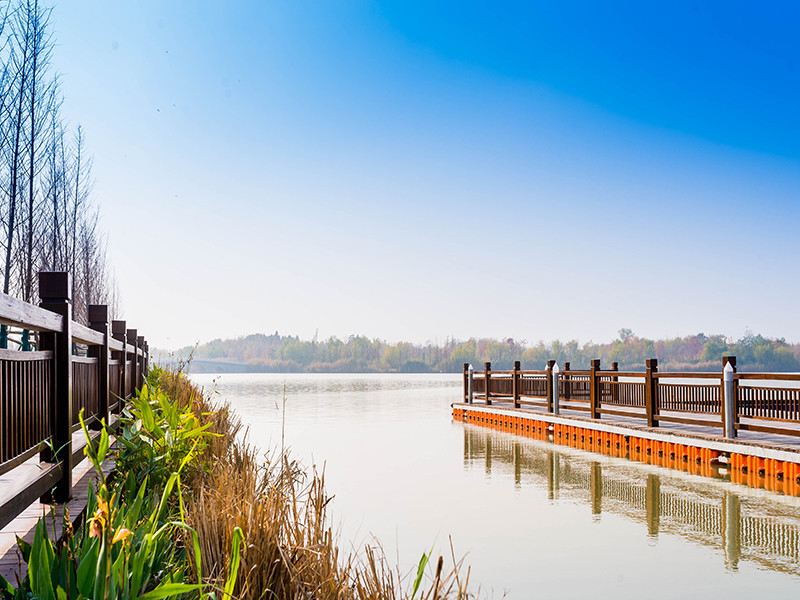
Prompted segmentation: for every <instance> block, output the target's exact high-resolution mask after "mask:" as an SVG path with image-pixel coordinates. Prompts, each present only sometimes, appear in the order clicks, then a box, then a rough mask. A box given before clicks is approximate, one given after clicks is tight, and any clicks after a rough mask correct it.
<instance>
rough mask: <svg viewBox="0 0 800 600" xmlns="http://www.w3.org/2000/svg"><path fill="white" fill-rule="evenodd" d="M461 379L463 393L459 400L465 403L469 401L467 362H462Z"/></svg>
mask: <svg viewBox="0 0 800 600" xmlns="http://www.w3.org/2000/svg"><path fill="white" fill-rule="evenodd" d="M463 380H464V395H463V397H462V398H461V401H462V402H464V404H467V403H468V402H469V363H464V376H463Z"/></svg>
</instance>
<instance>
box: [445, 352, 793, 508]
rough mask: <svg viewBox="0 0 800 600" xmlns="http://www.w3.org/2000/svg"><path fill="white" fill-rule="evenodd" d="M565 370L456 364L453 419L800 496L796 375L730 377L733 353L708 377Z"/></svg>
mask: <svg viewBox="0 0 800 600" xmlns="http://www.w3.org/2000/svg"><path fill="white" fill-rule="evenodd" d="M564 366H565V368H564V369H563V370H561V369H559V367H558V366H557V365H556V363H555V361H552V360H551V361H548V363H547V366H546V368H545V369H543V370H540V371H527V370H522V369H521V368H520V364H519V362H516V363H515V364H514V368H513V369H512V370H510V371H496V370H492V369H491V363H486V365H485V370H484V371H481V372H474V371H473V370H472V368H471V367H470V366H469V365H466V364H465V365H464V394H463V398H462V401H461V402H458V403H454V404H453V405H452V406H453V416H454V417H455V418H456V419H459V420H463V421H465V422H469V423H474V424H476V425H484V426H489V427H493V428H498V429H501V430H504V431H509V432H512V433H520V434H523V435H531V436H533V437H536V438H538V439H542V440H552V441H553V442H554V443H557V444H563V445H574V446H575V447H578V448H581V449H585V450H593V451H598V452H603V453H607V454H614V455H615V456H624V457H628V458H631V459H633V460H645V461H648V462H649V461H655V462H657V463H659V464H662V463H663V464H670V465H671V466H673V467H674V468H688V467H689V466H690V465H697V466H700V465H713V466H714V467H715V468H717V467H721V468H725V469H727V470H729V471H730V472H731V474H732V475H731V477H732V479H734V480H737V481H740V482H746V483H747V484H748V485H751V486H756V487H759V486H760V487H766V488H767V489H773V490H775V491H782V493H787V494H790V495H800V375H798V374H793V373H738V372H737V371H736V359H735V357H725V358H724V359H723V368H722V369H721V370H720V371H719V372H716V373H713V372H703V373H694V372H660V371H658V362H657V361H656V360H655V359H648V360H647V361H646V365H645V371H644V372H636V371H628V372H622V371H619V369H618V368H617V365H616V363H613V364H612V365H611V368H610V369H605V370H604V369H601V368H600V361H599V360H593V361H592V362H591V368H590V369H588V370H577V369H571V368H570V365H569V363H565V365H564Z"/></svg>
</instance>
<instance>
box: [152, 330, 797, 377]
mask: <svg viewBox="0 0 800 600" xmlns="http://www.w3.org/2000/svg"><path fill="white" fill-rule="evenodd" d="M154 352H155V354H156V356H157V357H158V361H159V362H160V363H161V364H170V363H174V364H182V363H186V362H189V369H190V371H191V372H193V373H225V372H228V373H231V372H240V373H243V372H251V373H252V372H262V373H460V372H461V370H462V368H463V364H464V363H471V364H473V365H476V366H478V365H482V364H483V363H484V362H485V361H491V362H492V365H493V367H494V368H496V369H510V368H511V367H512V365H513V363H514V361H515V360H521V361H522V364H523V365H524V366H525V367H528V368H531V367H532V366H535V365H544V364H545V362H546V361H547V360H549V359H555V360H556V361H558V363H559V364H563V363H564V361H570V363H571V366H572V368H576V369H581V368H588V367H589V362H590V361H591V360H592V359H593V358H599V359H601V361H602V364H604V365H610V364H611V363H612V362H618V363H619V367H620V369H622V370H641V369H643V367H644V361H645V359H647V358H653V357H656V358H658V360H659V367H660V368H661V369H663V370H674V371H716V370H719V368H720V357H721V356H723V355H733V356H736V357H737V364H738V366H739V368H740V369H741V370H745V371H776V372H787V371H788V372H796V371H800V344H790V343H788V342H786V341H785V340H783V339H772V338H767V337H764V336H762V335H758V334H747V335H745V336H743V337H742V338H739V339H737V340H733V339H729V338H726V337H725V336H722V335H705V334H703V333H698V334H695V335H689V336H684V337H675V338H669V339H664V340H651V339H647V338H642V337H639V336H637V335H635V334H634V333H633V332H632V331H631V330H629V329H621V330H620V331H619V337H618V338H617V339H615V340H613V341H611V342H607V343H600V344H596V343H593V342H587V343H585V344H579V343H578V342H577V341H575V340H572V341H569V342H561V341H555V342H550V343H547V344H546V343H544V342H539V343H538V344H536V345H529V344H527V343H526V342H525V341H522V340H515V339H512V338H507V339H488V338H481V339H477V338H472V339H469V340H466V341H457V340H448V341H446V342H445V343H444V344H433V343H427V344H412V343H408V342H397V343H388V342H386V341H383V340H380V339H377V338H368V337H365V336H351V337H349V338H348V339H346V340H341V339H339V338H336V337H332V338H329V339H327V340H322V341H320V340H317V339H313V340H301V339H300V338H299V337H297V336H284V335H280V334H279V333H278V332H275V333H274V334H272V335H266V334H253V335H248V336H244V337H238V338H231V339H225V340H222V339H216V340H212V341H210V342H207V343H204V344H200V345H197V346H194V347H185V348H181V349H179V350H177V351H175V352H172V353H170V352H164V351H158V350H156V351H154Z"/></svg>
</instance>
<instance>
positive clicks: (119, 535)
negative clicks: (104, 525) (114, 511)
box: [111, 527, 133, 544]
mask: <svg viewBox="0 0 800 600" xmlns="http://www.w3.org/2000/svg"><path fill="white" fill-rule="evenodd" d="M132 535H133V532H132V531H131V530H130V529H127V528H125V527H120V528H119V529H117V532H116V533H115V534H114V539H112V540H111V543H112V544H116V543H117V542H124V541H125V540H127V539H128V538H129V537H131V536H132Z"/></svg>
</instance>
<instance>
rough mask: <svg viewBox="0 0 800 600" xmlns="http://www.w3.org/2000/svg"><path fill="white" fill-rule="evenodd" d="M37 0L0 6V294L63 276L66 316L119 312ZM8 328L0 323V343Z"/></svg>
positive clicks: (46, 12)
mask: <svg viewBox="0 0 800 600" xmlns="http://www.w3.org/2000/svg"><path fill="white" fill-rule="evenodd" d="M45 1H46V0H0V250H2V252H0V260H2V263H0V276H2V278H3V293H5V294H15V295H18V296H20V297H21V298H22V299H24V300H26V301H28V302H33V301H35V296H36V290H35V285H34V281H35V274H36V272H37V271H39V270H42V269H51V270H65V271H69V272H71V273H72V275H73V286H74V289H73V298H74V302H75V314H76V318H79V319H84V318H85V312H86V310H85V309H86V307H87V305H88V304H90V303H102V302H105V303H107V304H110V305H111V306H112V312H113V313H114V314H119V306H118V304H119V292H118V290H117V288H116V283H115V282H114V280H113V277H112V275H111V274H110V271H109V268H108V266H107V256H106V241H105V239H104V238H103V236H102V235H101V233H100V226H99V210H98V209H97V205H96V203H95V202H93V201H92V199H91V197H90V192H91V159H90V158H89V157H88V155H87V153H86V149H85V140H84V133H83V129H82V128H81V127H80V126H78V127H77V128H76V129H75V130H74V134H71V133H70V132H69V130H70V129H71V128H68V127H67V126H65V124H64V122H63V120H62V118H61V111H60V108H61V104H62V102H63V98H62V96H61V93H60V90H59V84H58V78H57V77H55V76H52V75H51V74H50V72H49V71H50V58H51V54H52V51H53V41H52V38H51V34H50V32H49V30H50V16H51V8H49V6H43V4H44V2H45ZM7 334H8V328H7V327H6V326H2V325H0V347H6V345H7V341H8V335H7Z"/></svg>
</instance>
